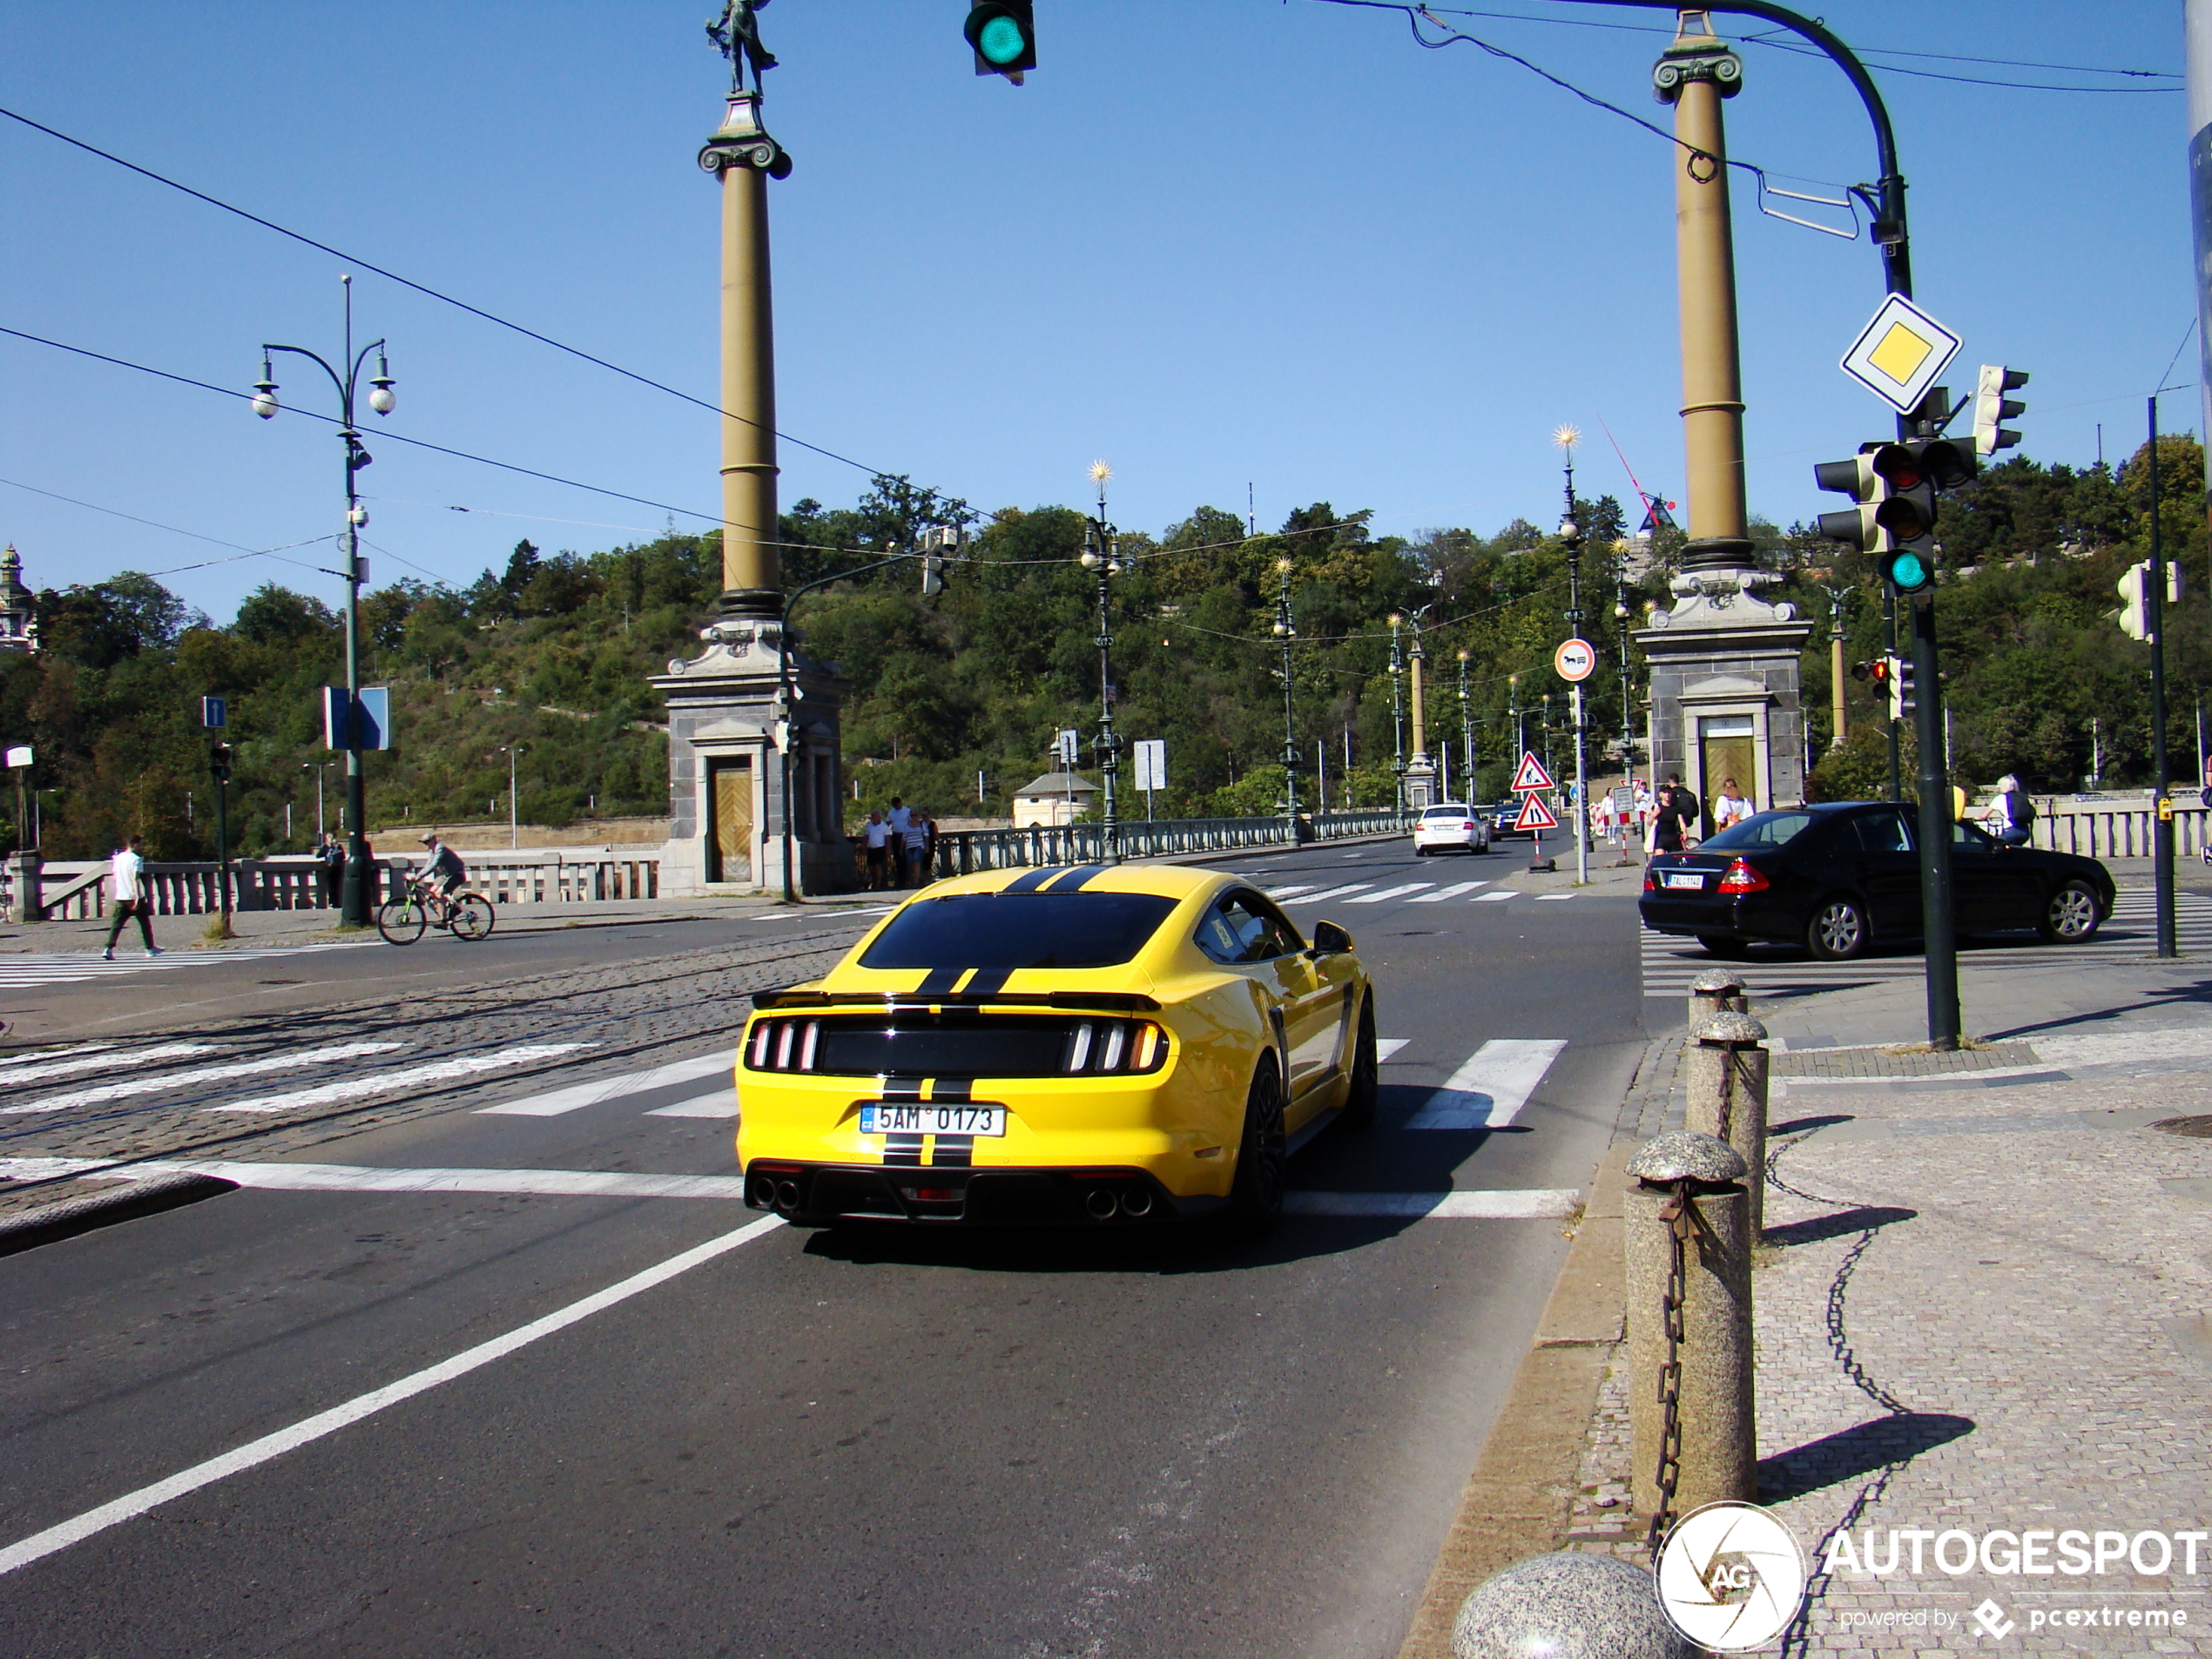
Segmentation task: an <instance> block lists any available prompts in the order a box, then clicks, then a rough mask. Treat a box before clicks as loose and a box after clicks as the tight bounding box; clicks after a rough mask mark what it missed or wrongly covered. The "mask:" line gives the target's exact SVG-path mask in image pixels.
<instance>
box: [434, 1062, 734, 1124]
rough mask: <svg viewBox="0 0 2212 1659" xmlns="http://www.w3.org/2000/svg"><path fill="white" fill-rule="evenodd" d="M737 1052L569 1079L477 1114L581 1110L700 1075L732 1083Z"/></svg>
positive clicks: (550, 1114) (483, 1108) (690, 1080)
mask: <svg viewBox="0 0 2212 1659" xmlns="http://www.w3.org/2000/svg"><path fill="white" fill-rule="evenodd" d="M737 1069H738V1056H737V1053H736V1051H735V1050H734V1049H732V1050H725V1052H723V1053H720V1054H705V1055H697V1056H695V1057H694V1058H692V1059H690V1060H678V1061H672V1062H670V1063H669V1064H667V1065H664V1066H655V1067H653V1068H652V1069H651V1070H649V1071H626V1072H621V1073H618V1074H617V1075H616V1076H612V1077H600V1078H597V1079H595V1080H594V1081H592V1082H588V1083H571V1084H570V1086H569V1087H568V1088H566V1089H554V1090H553V1091H552V1092H551V1093H550V1094H546V1095H526V1096H523V1098H522V1099H520V1100H509V1101H502V1102H501V1103H499V1104H498V1105H496V1106H480V1107H478V1108H477V1109H476V1110H477V1112H478V1114H479V1115H480V1116H485V1117H558V1116H561V1114H562V1113H563V1112H573V1111H580V1110H582V1109H583V1108H584V1107H586V1106H597V1105H598V1104H599V1103H601V1102H603V1101H610V1100H620V1099H621V1098H622V1097H623V1096H625V1095H642V1094H644V1092H645V1091H646V1090H647V1089H664V1088H666V1087H667V1086H668V1085H669V1084H671V1083H693V1082H698V1080H699V1079H700V1078H702V1077H728V1078H730V1079H731V1080H732V1086H733V1087H734V1086H735V1082H736V1074H737Z"/></svg>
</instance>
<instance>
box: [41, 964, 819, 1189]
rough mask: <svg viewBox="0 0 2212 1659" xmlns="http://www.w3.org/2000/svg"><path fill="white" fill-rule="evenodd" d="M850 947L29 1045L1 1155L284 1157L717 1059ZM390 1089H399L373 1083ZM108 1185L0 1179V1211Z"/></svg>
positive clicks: (604, 969) (543, 979)
mask: <svg viewBox="0 0 2212 1659" xmlns="http://www.w3.org/2000/svg"><path fill="white" fill-rule="evenodd" d="M852 941H853V934H852V931H851V929H850V928H849V927H847V928H844V929H840V930H837V931H834V932H831V931H820V930H810V931H808V932H806V933H800V934H784V935H781V936H779V937H778V938H776V939H774V940H772V941H761V942H757V943H756V942H752V941H746V942H745V943H742V944H739V945H735V946H727V947H718V948H711V949H705V950H694V951H685V952H680V953H677V954H668V955H657V956H651V957H644V958H637V959H633V960H630V961H621V962H612V963H608V964H605V965H604V966H597V967H593V968H581V969H572V970H568V971H564V972H560V973H553V974H541V975H538V976H536V977H532V978H528V979H519V980H511V981H504V982H502V983H499V984H496V985H490V986H483V987H478V988H467V989H447V990H440V991H437V992H435V994H433V995H428V996H426V997H424V998H423V999H421V1000H420V1001H413V1002H408V1003H405V1004H401V1005H398V1006H395V1005H393V1004H392V1003H390V1002H388V1001H372V1002H361V1003H355V1004H352V1005H347V1006H341V1007H335V1008H327V1009H322V1010H319V1011H315V1012H312V1013H305V1014H301V1013H289V1014H286V1015H281V1016H279V1017H274V1018H267V1019H241V1020H233V1021H230V1022H225V1023H222V1024H218V1025H211V1026H208V1027H206V1028H201V1029H198V1030H194V1031H192V1032H191V1033H189V1034H188V1035H179V1034H178V1033H174V1032H171V1033H165V1034H163V1035H159V1036H153V1037H147V1038H144V1039H140V1040H138V1041H134V1042H118V1043H113V1044H71V1045H62V1046H58V1047H56V1048H54V1049H48V1050H37V1049H33V1050H28V1051H24V1052H19V1053H17V1054H13V1055H8V1056H6V1057H5V1059H4V1061H0V1157H7V1158H15V1159H19V1158H38V1157H86V1158H113V1159H123V1160H130V1159H156V1158H172V1157H180V1156H185V1155H190V1156H195V1157H259V1158H266V1157H278V1156H280V1155H283V1154H286V1153H297V1152H301V1151H304V1150H307V1149H309V1148H312V1147H316V1146H320V1145H323V1144H325V1143H328V1142H330V1141H332V1140H334V1139H336V1138H338V1137H341V1136H348V1135H352V1134H354V1133H356V1132H358V1131H360V1130H368V1129H374V1128H380V1127H383V1126H386V1125H388V1124H392V1123H401V1122H405V1121H407V1120H408V1119H410V1118H415V1117H420V1116H426V1115H429V1114H434V1113H437V1112H442V1111H447V1110H451V1109H455V1106H456V1104H457V1103H466V1105H467V1106H468V1107H469V1108H471V1109H473V1108H475V1107H480V1106H483V1105H488V1104H492V1103H496V1102H498V1101H501V1100H503V1099H509V1098H512V1097H514V1096H520V1095H526V1094H529V1093H532V1092H533V1091H536V1090H542V1089H545V1088H546V1087H548V1085H549V1082H550V1081H557V1082H560V1083H564V1084H565V1083H569V1082H577V1081H581V1080H583V1079H587V1078H589V1077H590V1076H593V1075H595V1073H597V1072H600V1071H606V1070H611V1069H630V1068H637V1067H644V1066H651V1065H654V1064H657V1063H658V1062H663V1061H667V1060H673V1059H678V1058H683V1057H686V1056H688V1055H692V1054H698V1053H703V1052H707V1051H709V1050H710V1049H711V1047H712V1045H713V1044H714V1043H715V1042H717V1041H720V1042H725V1043H731V1044H733V1043H734V1041H735V1036H736V1034H737V1032H738V1030H739V1029H741V1028H742V1027H743V1026H744V1023H745V1016H746V1015H747V1013H748V1012H749V1011H750V1009H751V1008H752V1001H751V993H752V992H753V991H756V990H760V989H765V988H769V987H772V986H780V985H788V984H790V983H792V981H796V980H801V979H805V978H807V977H809V976H810V975H813V974H819V973H821V972H823V971H824V970H826V968H828V967H829V966H830V965H831V964H832V963H833V962H834V961H836V960H837V959H838V957H839V956H840V955H841V954H843V953H844V951H845V949H846V948H847V947H848V946H849V945H850V944H851V943H852ZM470 1068H475V1069H470ZM334 1078H340V1079H342V1080H343V1081H344V1082H345V1083H346V1084H347V1086H348V1087H349V1088H351V1089H354V1093H353V1094H352V1095H351V1096H350V1097H347V1098H341V1099H337V1100H332V1101H328V1102H325V1103H315V1102H314V1101H312V1100H309V1101H307V1102H306V1103H302V1104H300V1105H299V1106H298V1107H297V1108H296V1109H285V1110H282V1111H281V1112H279V1113H276V1114H273V1115H262V1114H261V1113H260V1112H258V1111H241V1110H239V1109H238V1108H239V1103H246V1102H253V1101H266V1100H268V1099H270V1098H272V1097H273V1096H291V1097H294V1098H296V1097H297V1096H300V1095H301V1094H308V1095H311V1094H312V1092H313V1090H314V1088H315V1086H316V1085H319V1084H323V1083H327V1082H330V1081H332V1080H333V1079H334ZM380 1081H381V1082H383V1083H384V1084H386V1085H388V1086H387V1087H383V1088H377V1087H374V1084H376V1083H377V1082H380ZM86 1096H97V1098H90V1099H88V1098H86ZM86 1190H105V1188H104V1187H102V1186H97V1185H94V1184H87V1183H83V1182H71V1181H64V1180H55V1179H30V1180H18V1181H6V1180H0V1214H7V1213H10V1212H13V1211H20V1210H24V1209H27V1208H31V1207H35V1206H37V1205H39V1204H48V1203H52V1202H55V1201H57V1200H59V1199H64V1198H68V1197H76V1196H78V1195H79V1194H80V1193H81V1192H83V1191H86Z"/></svg>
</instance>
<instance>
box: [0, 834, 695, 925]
mask: <svg viewBox="0 0 2212 1659" xmlns="http://www.w3.org/2000/svg"><path fill="white" fill-rule="evenodd" d="M463 856H464V858H465V859H466V860H467V862H468V865H469V886H470V887H473V888H474V889H475V890H476V891H477V892H479V893H481V894H483V895H484V896H485V897H487V898H489V900H492V902H493V903H495V904H585V903H590V902H593V901H595V900H597V901H604V900H617V899H653V898H658V897H659V896H660V855H659V853H658V851H655V852H651V853H633V852H630V851H627V850H624V851H623V852H619V853H617V852H615V851H614V850H613V849H611V848H609V849H605V850H600V849H597V848H591V847H547V848H544V849H543V850H534V851H529V852H519V853H466V854H464V855H463ZM420 863H421V860H420V859H415V858H397V859H392V858H381V859H378V860H375V865H376V872H377V892H378V894H379V895H380V896H385V895H390V894H396V893H397V892H398V890H399V887H400V880H401V876H402V875H404V873H406V872H407V871H408V869H409V868H411V867H414V866H415V865H417V864H420ZM0 871H4V875H0V905H4V907H5V908H6V910H7V914H9V915H10V916H11V917H13V916H16V915H17V911H18V907H19V905H22V904H23V903H24V901H28V904H29V905H30V906H35V907H37V909H38V910H39V912H40V914H41V915H42V916H43V917H44V920H46V921H87V920H90V919H92V918H95V917H98V916H104V915H105V914H107V907H108V904H109V902H110V900H109V898H108V887H109V875H108V864H107V860H105V859H101V860H94V861H74V860H64V861H57V862H55V863H51V864H43V863H41V862H40V861H39V860H38V859H37V854H35V853H31V854H17V855H16V856H14V857H11V858H10V859H8V860H6V861H5V863H4V865H0ZM143 874H144V878H145V887H146V896H147V897H148V898H149V899H150V900H152V906H153V914H156V915H158V916H200V915H212V914H214V913H215V912H217V911H219V910H220V909H221V908H222V907H223V900H222V871H221V867H220V866H219V865H218V864H216V863H215V862H214V861H213V860H207V861H206V862H194V863H149V864H148V865H146V867H145V871H144V872H143ZM230 880H231V908H232V909H233V910H327V909H334V908H335V907H336V906H337V894H336V891H335V889H334V888H333V889H332V890H331V892H330V893H329V894H328V895H327V896H326V894H325V890H324V887H323V871H322V868H321V867H320V865H319V864H318V863H317V862H316V860H314V859H313V858H310V857H307V856H304V855H301V856H295V857H289V858H287V857H278V858H269V859H233V860H231V870H230Z"/></svg>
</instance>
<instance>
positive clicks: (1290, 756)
mask: <svg viewBox="0 0 2212 1659" xmlns="http://www.w3.org/2000/svg"><path fill="white" fill-rule="evenodd" d="M1275 574H1276V575H1277V576H1278V577H1280V578H1281V584H1282V585H1281V587H1280V589H1279V590H1278V592H1277V594H1276V597H1275V637H1276V638H1278V639H1279V640H1281V641H1282V642H1283V816H1284V817H1285V819H1289V820H1290V826H1291V840H1293V841H1296V840H1303V839H1304V838H1303V837H1302V836H1301V835H1300V834H1299V833H1298V718H1297V714H1296V711H1295V710H1294V708H1293V706H1292V704H1291V641H1292V640H1293V639H1295V638H1297V637H1298V624H1297V619H1296V618H1295V617H1293V616H1292V615H1291V562H1290V560H1288V559H1286V558H1285V559H1278V560H1276V561H1275Z"/></svg>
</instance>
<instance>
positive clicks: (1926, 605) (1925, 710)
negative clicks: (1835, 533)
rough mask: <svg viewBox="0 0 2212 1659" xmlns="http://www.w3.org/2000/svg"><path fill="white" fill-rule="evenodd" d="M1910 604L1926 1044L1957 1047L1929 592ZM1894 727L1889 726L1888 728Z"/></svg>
mask: <svg viewBox="0 0 2212 1659" xmlns="http://www.w3.org/2000/svg"><path fill="white" fill-rule="evenodd" d="M1912 681H1913V699H1914V702H1913V711H1912V716H1913V731H1914V735H1915V736H1916V737H1917V738H1919V745H1920V776H1919V786H1920V813H1919V829H1920V931H1921V937H1922V938H1923V940H1924V941H1925V948H1926V952H1927V981H1928V1046H1929V1047H1930V1048H1932V1049H1956V1048H1957V1047H1958V1046H1959V935H1958V933H1957V930H1956V922H1957V907H1956V905H1955V904H1954V902H1953V898H1952V887H1951V833H1952V821H1951V780H1950V779H1948V778H1946V776H1945V775H1944V765H1943V682H1942V681H1941V680H1940V679H1939V678H1937V674H1936V637H1935V596H1934V594H1933V593H1932V592H1930V593H1928V594H1925V595H1924V596H1922V597H1918V598H1915V599H1914V600H1913V601H1912ZM1892 730H1894V727H1892Z"/></svg>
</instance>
